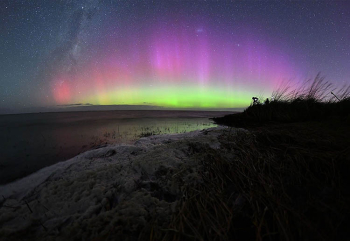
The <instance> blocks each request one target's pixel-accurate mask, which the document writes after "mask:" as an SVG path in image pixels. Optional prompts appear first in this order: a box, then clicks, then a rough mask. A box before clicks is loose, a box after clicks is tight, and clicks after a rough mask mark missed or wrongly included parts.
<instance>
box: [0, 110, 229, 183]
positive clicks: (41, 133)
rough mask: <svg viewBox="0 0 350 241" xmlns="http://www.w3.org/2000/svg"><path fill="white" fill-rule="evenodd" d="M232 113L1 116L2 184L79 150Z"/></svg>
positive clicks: (206, 123) (195, 126) (200, 124)
mask: <svg viewBox="0 0 350 241" xmlns="http://www.w3.org/2000/svg"><path fill="white" fill-rule="evenodd" d="M228 113H229V112H209V111H208V112H205V111H100V112H98V111H96V112H65V113H38V114H19V115H2V116H1V115H0V147H1V148H0V184H5V183H8V182H11V181H14V180H15V179H18V178H20V177H24V176H26V175H29V174H30V173H33V172H35V171H37V170H39V169H41V168H43V167H45V166H49V165H52V164H54V163H57V162H60V161H64V160H67V159H69V158H72V157H74V156H76V155H77V154H79V153H81V152H84V151H87V150H90V149H94V148H98V147H101V146H104V145H108V144H115V143H133V142H134V141H135V140H137V139H138V138H140V136H141V135H144V134H149V133H152V134H169V133H184V132H189V131H194V130H200V129H205V128H209V127H214V126H216V125H215V124H213V121H211V120H209V117H215V116H223V115H225V114H228Z"/></svg>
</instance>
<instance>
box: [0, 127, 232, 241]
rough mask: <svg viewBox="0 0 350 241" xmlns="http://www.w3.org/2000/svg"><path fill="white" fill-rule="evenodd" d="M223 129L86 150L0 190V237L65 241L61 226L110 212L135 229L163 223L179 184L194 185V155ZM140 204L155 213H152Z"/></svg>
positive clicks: (216, 145) (176, 197) (214, 143)
mask: <svg viewBox="0 0 350 241" xmlns="http://www.w3.org/2000/svg"><path fill="white" fill-rule="evenodd" d="M227 131H228V128H227V127H214V128H209V129H204V130H201V131H193V132H188V133H183V134H167V135H155V136H149V137H143V138H140V139H139V140H138V141H136V142H135V143H134V145H110V146H107V147H103V148H99V149H96V150H90V151H87V152H85V153H82V154H80V155H78V156H76V157H74V158H72V159H69V160H67V161H65V162H61V163H57V164H54V165H53V166H50V167H46V168H43V169H41V170H39V171H37V172H36V173H33V174H31V175H29V176H27V177H24V178H23V179H20V180H18V181H15V182H13V183H10V184H7V185H3V186H0V197H1V199H2V201H1V202H0V204H1V205H0V211H1V212H0V213H1V214H0V224H1V225H0V226H2V228H1V229H0V234H1V236H2V237H11V238H15V239H16V238H20V237H23V236H21V235H23V232H25V233H26V235H28V233H27V232H29V230H30V235H29V237H28V236H26V238H28V239H29V240H31V239H33V240H34V239H35V240H43V239H50V238H54V239H56V238H57V237H61V238H62V237H68V236H69V237H70V235H72V233H71V232H72V230H70V228H69V227H73V226H75V225H78V226H80V225H83V223H85V221H84V220H95V221H96V220H97V219H100V218H102V219H105V218H106V215H107V216H108V215H110V213H111V212H118V213H119V215H116V216H114V217H113V218H112V219H114V218H117V219H123V220H124V219H127V220H129V221H131V220H133V221H132V222H134V221H135V222H136V223H137V225H141V224H143V225H145V223H144V221H142V222H141V221H140V217H142V220H145V219H147V217H148V218H149V215H151V216H152V215H156V217H155V216H154V217H152V219H153V218H157V219H161V220H163V221H164V223H169V221H170V220H169V217H171V214H172V213H173V211H174V208H175V206H176V205H177V203H178V201H179V200H180V199H181V189H182V186H183V185H191V183H193V182H198V181H199V182H200V181H201V180H200V179H201V178H200V177H199V176H197V175H196V174H195V173H197V171H198V169H199V168H201V165H198V163H197V162H196V161H195V156H196V153H197V152H198V151H200V150H203V147H204V148H212V149H219V148H220V142H219V141H218V138H219V136H220V135H222V134H224V133H226V132H227ZM226 134H227V133H226ZM232 134H233V132H232ZM198 148H199V149H200V150H197V149H198ZM184 183H185V184H184ZM186 183H187V184H186ZM147 207H148V208H152V209H154V210H156V209H157V210H158V209H161V210H162V211H161V212H156V213H154V214H152V213H153V212H152V213H149V212H148V211H147ZM38 220H40V221H39V222H38ZM67 220H69V222H68V221H67ZM124 221H125V220H124ZM96 222H97V221H96ZM140 222H141V223H140ZM68 223H69V225H68ZM110 223H111V224H112V223H113V221H110ZM62 225H64V226H65V228H66V229H65V231H62ZM101 228H102V226H99V229H101ZM108 228H110V227H105V228H102V229H108ZM58 229H60V230H61V231H60V232H59V233H57V230H58ZM134 231H135V230H134ZM134 231H133V232H134ZM17 235H20V236H17ZM57 235H58V236H57ZM66 235H68V236H66ZM76 235H77V236H76V237H78V238H82V237H91V235H92V234H91V233H90V234H87V233H85V234H84V233H79V232H78V233H77V234H76ZM85 235H90V236H85Z"/></svg>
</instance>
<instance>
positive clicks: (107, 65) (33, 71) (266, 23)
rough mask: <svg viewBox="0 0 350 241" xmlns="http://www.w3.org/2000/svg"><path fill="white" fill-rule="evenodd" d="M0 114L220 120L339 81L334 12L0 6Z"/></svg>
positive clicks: (265, 7) (339, 21)
mask: <svg viewBox="0 0 350 241" xmlns="http://www.w3.org/2000/svg"><path fill="white" fill-rule="evenodd" d="M1 17H2V19H3V22H2V23H1V42H0V43H1V46H2V48H1V55H0V58H1V63H2V66H3V68H1V70H0V74H1V75H0V77H1V83H0V85H1V89H0V100H1V101H0V111H2V112H6V110H13V111H15V110H17V111H19V112H20V111H26V109H30V108H47V109H50V108H54V107H55V106H57V105H60V106H62V105H75V104H86V103H88V104H89V105H138V106H140V108H141V109H142V106H155V107H160V108H169V109H182V108H185V109H186V108H190V109H218V110H220V109H227V108H242V107H246V106H247V105H249V103H250V101H251V97H252V96H264V97H269V96H270V94H271V92H272V91H273V90H274V89H276V88H277V87H278V86H279V85H280V84H281V83H283V82H285V81H289V83H292V84H293V85H299V84H300V82H301V81H302V80H304V79H305V78H310V77H313V76H314V75H315V74H316V73H317V72H319V71H322V73H324V74H325V75H326V76H327V79H329V80H330V81H332V82H333V83H335V84H336V85H339V86H340V85H342V84H344V83H347V82H348V77H349V74H350V68H349V63H350V47H349V44H348V40H349V39H350V35H349V33H350V5H349V4H348V3H346V2H332V3H331V2H328V1H317V2H316V1H309V2H305V3H304V2H294V1H291V2H285V3H277V2H253V1H241V2H239V1H232V2H229V1H218V2H215V1H209V2H205V1H163V2H161V1H159V2H154V1H142V2H141V1H103V0H101V1H97V0H82V1H68V0H66V1H63V0H62V1H55V2H54V1H2V3H1Z"/></svg>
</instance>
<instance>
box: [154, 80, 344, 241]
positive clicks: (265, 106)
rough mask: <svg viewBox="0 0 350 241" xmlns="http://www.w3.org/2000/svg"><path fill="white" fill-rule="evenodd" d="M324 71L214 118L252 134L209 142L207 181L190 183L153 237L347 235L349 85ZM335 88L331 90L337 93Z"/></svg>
mask: <svg viewBox="0 0 350 241" xmlns="http://www.w3.org/2000/svg"><path fill="white" fill-rule="evenodd" d="M331 92H333V94H334V93H335V92H336V90H335V89H334V88H332V84H330V83H329V82H326V81H325V80H324V78H323V77H321V76H320V75H317V76H316V78H315V79H314V80H313V82H309V85H308V86H307V87H305V88H303V89H300V90H297V91H295V90H293V91H290V89H289V88H283V89H280V90H278V91H276V92H274V93H273V96H274V98H273V100H272V101H269V103H268V102H265V103H257V104H254V105H253V104H252V105H251V106H250V107H249V108H247V109H246V110H245V111H244V112H243V113H239V114H234V115H229V116H225V117H222V118H214V120H215V121H216V122H217V123H219V124H225V125H228V126H235V127H246V128H248V129H249V132H246V131H243V130H242V131H241V132H239V133H238V135H230V134H226V135H223V136H221V138H220V140H221V148H220V150H214V149H210V148H208V147H202V150H201V151H200V153H199V154H198V158H197V159H198V162H199V163H200V165H201V166H202V167H203V168H202V169H201V171H200V173H199V175H200V176H201V179H202V180H203V181H202V182H198V183H196V184H195V185H188V186H185V187H184V196H183V198H182V199H181V200H180V202H179V205H178V206H177V210H176V212H175V214H174V215H173V217H172V222H171V223H170V225H169V228H168V229H162V230H160V229H156V228H154V230H153V229H152V235H151V240H346V239H347V238H348V237H349V235H350V232H349V230H348V227H349V226H350V219H349V216H350V191H349V190H350V188H349V185H350V175H348V171H349V170H350V138H349V136H348V135H349V133H350V98H349V96H350V95H349V87H345V88H343V89H341V90H340V91H338V92H336V93H335V94H334V95H333V94H331ZM330 94H331V95H330Z"/></svg>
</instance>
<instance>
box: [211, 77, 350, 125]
mask: <svg viewBox="0 0 350 241" xmlns="http://www.w3.org/2000/svg"><path fill="white" fill-rule="evenodd" d="M338 117H340V118H350V85H348V86H343V87H342V88H340V89H336V88H334V87H333V85H332V83H330V82H328V81H325V78H324V77H322V76H321V75H320V74H318V75H317V76H316V77H315V78H314V79H313V80H312V81H311V80H308V81H306V83H305V85H303V86H302V87H301V88H299V89H296V90H293V89H291V88H290V87H288V86H284V87H281V88H279V89H278V90H276V91H274V92H273V93H272V98H271V100H269V101H264V102H257V103H256V104H251V105H250V106H249V107H248V108H247V109H246V110H245V111H244V112H242V113H239V114H233V115H227V116H225V117H219V118H213V119H214V121H215V122H216V123H218V124H225V125H229V126H235V127H252V126H261V125H265V124H268V123H290V122H300V121H309V120H325V119H330V118H338Z"/></svg>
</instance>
